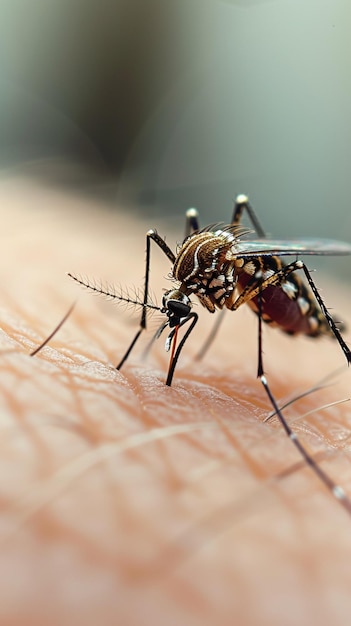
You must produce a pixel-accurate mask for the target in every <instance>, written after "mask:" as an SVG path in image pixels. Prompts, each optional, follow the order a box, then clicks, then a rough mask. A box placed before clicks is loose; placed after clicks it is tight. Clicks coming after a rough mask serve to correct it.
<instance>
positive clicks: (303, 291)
mask: <svg viewBox="0 0 351 626" xmlns="http://www.w3.org/2000/svg"><path fill="white" fill-rule="evenodd" d="M244 212H246V213H247V216H248V218H249V220H250V222H251V224H252V226H253V228H254V229H255V232H256V235H257V238H256V239H255V240H251V239H245V237H247V236H248V235H251V233H252V231H248V230H246V229H245V228H243V226H242V223H241V222H242V216H243V214H244ZM151 242H154V243H155V244H156V245H157V246H158V247H159V248H160V249H161V250H162V252H163V253H164V254H165V256H166V257H167V258H168V260H169V261H170V262H171V264H172V270H171V275H170V277H171V279H172V281H173V282H174V286H173V287H172V288H171V289H168V290H167V291H166V292H165V293H164V295H163V298H162V306H161V307H158V306H156V305H155V304H153V303H152V302H151V301H150V296H149V278H150V258H151ZM348 254H351V244H349V243H343V242H339V241H333V240H329V239H324V240H323V239H306V240H303V239H299V240H296V241H284V240H273V239H268V238H267V237H266V233H265V231H264V229H263V228H262V226H261V223H260V221H259V219H258V218H257V216H256V213H255V212H254V210H253V208H252V206H251V204H250V203H249V200H248V198H247V196H245V195H242V194H241V195H239V196H238V197H237V198H236V201H235V204H234V210H233V215H232V220H231V222H230V224H229V225H225V226H223V225H220V224H212V225H210V226H207V227H205V228H200V225H199V215H198V212H197V210H196V209H189V210H188V211H187V213H186V230H185V239H184V241H183V243H182V244H181V245H179V246H178V248H177V250H176V252H173V251H172V250H171V248H170V247H169V246H168V244H167V243H166V241H165V240H164V239H163V238H162V237H161V236H160V235H159V234H158V233H157V231H156V230H149V231H148V232H147V233H146V267H145V283H144V291H143V297H142V298H138V297H130V296H129V294H128V293H124V292H114V291H113V290H110V289H109V288H107V289H104V288H103V286H102V285H100V286H98V285H96V284H94V283H92V282H90V281H86V280H83V279H81V278H79V277H77V276H74V275H73V274H69V276H70V277H71V278H73V279H74V280H75V281H76V282H78V283H80V284H81V285H83V286H84V287H86V288H87V289H89V290H91V291H93V292H95V293H99V294H102V295H105V296H107V297H109V298H113V299H116V300H117V301H119V302H124V303H126V304H132V305H136V306H140V307H141V318H140V326H139V329H138V331H137V333H136V335H135V336H134V338H133V341H132V342H131V344H130V345H129V347H128V349H127V351H126V352H125V354H124V356H123V358H122V359H121V361H120V362H119V364H118V365H117V369H118V370H119V369H121V367H122V366H123V364H124V363H125V361H126V360H127V359H128V357H129V355H130V353H131V351H132V350H133V348H134V346H135V344H136V343H137V341H138V339H139V337H140V335H141V334H142V332H143V331H144V330H145V329H146V326H147V313H148V311H149V310H150V309H154V310H155V309H156V310H158V311H160V312H161V313H162V314H164V316H165V321H164V323H163V324H162V325H161V326H160V328H159V329H158V331H157V332H156V335H155V337H154V338H155V339H157V338H159V337H160V336H161V334H162V332H163V331H164V330H165V329H166V328H168V329H169V333H168V336H167V339H166V346H165V347H166V350H167V351H170V353H171V354H170V361H169V367H168V373H167V379H166V385H168V386H170V385H171V384H172V380H173V376H174V372H175V369H176V365H177V362H178V359H179V356H180V353H181V351H182V349H183V347H184V344H185V342H186V341H187V339H188V337H189V335H190V334H191V332H192V331H193V329H194V327H195V325H196V323H197V321H198V314H197V313H196V312H195V311H193V310H192V304H193V303H192V300H191V296H196V297H197V299H198V300H199V301H200V303H201V305H202V306H203V307H204V308H205V309H207V311H209V312H210V313H215V312H216V311H218V310H219V311H223V310H229V311H236V310H237V309H239V308H240V307H241V306H242V305H244V304H247V305H248V306H249V307H250V308H251V309H252V310H253V311H254V313H255V314H256V315H257V318H258V366H257V376H258V378H259V379H260V381H261V383H262V385H263V388H264V390H265V392H266V394H267V396H268V398H269V401H270V403H271V405H272V408H273V409H274V412H275V414H276V416H277V418H278V420H279V421H280V423H281V426H282V427H283V429H284V431H285V433H286V435H287V436H288V437H289V439H290V440H291V441H292V443H293V445H294V446H295V447H296V448H297V450H298V452H299V454H300V455H301V457H302V458H303V460H304V461H305V463H307V465H308V466H309V467H310V468H311V469H312V470H313V472H314V473H315V474H316V475H317V477H318V478H319V479H320V480H321V481H322V482H323V483H324V485H325V486H326V487H327V489H328V490H329V491H330V492H331V493H332V494H333V496H334V497H335V498H336V499H337V500H338V501H339V502H340V503H341V504H342V505H343V506H344V508H345V509H346V510H347V511H348V513H349V514H350V515H351V500H350V499H349V498H348V496H347V494H346V493H345V491H344V489H343V488H342V487H340V486H339V485H337V484H336V483H335V482H334V481H333V480H332V479H331V478H330V477H329V476H328V474H326V473H325V472H324V470H323V469H322V468H321V467H320V466H319V465H318V464H317V462H316V461H315V460H314V458H313V457H312V456H311V455H310V453H309V452H308V451H307V449H306V448H305V447H304V446H303V444H302V443H301V442H300V439H299V438H298V437H297V435H296V433H295V432H294V431H293V430H292V429H291V427H290V426H289V424H288V422H287V420H286V419H285V417H284V415H283V413H282V409H281V408H279V406H278V403H277V401H276V399H275V397H274V395H273V393H272V391H271V388H270V386H269V384H268V381H267V378H266V376H265V374H264V367H263V357H262V322H265V323H266V324H270V325H271V326H275V327H277V328H279V329H280V330H281V331H283V332H285V333H287V334H289V335H296V334H304V335H308V336H309V337H313V338H317V337H321V336H326V335H328V336H331V337H333V336H334V337H335V339H336V340H337V342H338V344H339V346H340V348H341V350H342V351H343V353H344V355H345V357H346V360H347V363H348V364H349V363H350V362H351V351H350V348H349V347H348V345H347V344H346V342H345V341H344V339H343V337H342V335H341V330H343V328H342V326H341V325H340V324H338V322H336V321H335V320H334V319H333V317H332V316H331V314H330V313H329V311H328V309H327V307H326V305H325V303H324V301H323V299H322V297H321V295H320V293H319V291H318V289H317V287H316V285H315V283H314V281H313V279H312V276H311V273H310V272H309V270H308V268H307V266H306V265H305V263H304V262H303V261H302V260H301V259H300V256H301V255H323V256H324V255H336V256H337V255H348ZM289 256H290V257H295V260H293V261H291V262H289V263H284V262H283V261H282V259H281V258H282V257H289ZM301 274H302V275H304V277H305V282H304V281H303V279H302V278H301ZM184 326H185V327H186V332H185V333H184V335H183V337H182V339H181V341H180V342H179V345H177V339H178V331H179V329H180V328H181V327H184ZM214 334H215V333H212V339H213V336H214Z"/></svg>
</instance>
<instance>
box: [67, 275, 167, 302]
mask: <svg viewBox="0 0 351 626" xmlns="http://www.w3.org/2000/svg"><path fill="white" fill-rule="evenodd" d="M67 276H69V277H70V278H72V279H73V280H75V282H76V283H78V284H79V285H81V286H82V287H84V288H85V289H88V291H92V292H93V293H95V294H97V295H100V296H105V297H106V298H109V299H111V300H116V301H117V302H123V303H125V304H127V305H131V306H135V307H142V308H143V307H144V308H147V309H151V310H153V311H161V307H159V306H157V305H156V304H154V303H153V302H147V303H144V302H143V300H142V299H141V298H140V297H139V295H138V293H137V291H136V292H135V294H134V297H131V296H130V294H129V291H128V290H127V289H122V288H120V289H119V290H117V289H116V288H115V287H113V286H109V285H104V284H102V283H101V284H99V283H97V282H95V281H94V280H90V279H88V278H87V279H84V278H82V277H81V276H74V274H71V273H70V272H67Z"/></svg>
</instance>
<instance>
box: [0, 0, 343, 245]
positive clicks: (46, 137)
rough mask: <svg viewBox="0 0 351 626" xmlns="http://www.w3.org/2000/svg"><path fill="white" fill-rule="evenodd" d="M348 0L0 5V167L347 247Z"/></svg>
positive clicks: (149, 212)
mask: <svg viewBox="0 0 351 626" xmlns="http://www.w3.org/2000/svg"><path fill="white" fill-rule="evenodd" d="M350 32H351V5H350V2H348V1H347V0H271V1H269V0H266V1H264V0H261V1H256V2H255V1H251V0H240V1H239V0H238V1H234V0H233V1H231V0H28V1H26V0H21V1H19V0H10V1H8V0H0V81H1V82H0V85H1V90H0V165H1V168H2V173H3V175H6V172H7V171H8V170H9V169H12V168H17V169H21V168H23V169H24V170H25V171H27V172H30V173H31V175H33V176H37V177H39V178H41V179H42V180H43V182H45V183H48V184H51V185H57V184H60V185H66V186H67V187H69V188H70V189H72V190H74V192H76V193H85V194H94V195H96V196H100V197H101V198H102V199H104V200H105V201H107V202H108V203H109V204H110V205H111V206H115V207H118V206H121V205H123V206H131V207H133V208H134V209H135V210H136V211H140V212H141V213H143V214H144V216H145V217H147V218H148V219H149V218H150V226H155V225H157V218H158V216H170V217H172V218H174V217H175V216H177V215H182V214H183V213H184V210H185V208H187V207H189V206H196V207H197V208H198V209H199V210H200V211H201V214H202V216H203V219H202V221H203V223H206V222H213V221H217V220H218V221H219V220H224V221H228V219H229V216H230V214H231V207H232V201H233V199H234V197H235V195H236V194H237V193H247V194H248V195H249V196H250V199H251V201H252V203H253V204H254V206H255V208H256V209H257V210H258V211H259V214H260V217H261V220H262V222H263V223H264V225H265V226H266V228H267V230H268V231H269V232H270V233H272V234H274V236H276V237H286V238H289V237H295V236H329V237H332V238H342V239H344V240H350V239H351V213H350V178H351V175H350V174H351V172H350V165H351V136H350V135H351V131H350V125H351V72H350V46H351V44H350V39H351V38H350Z"/></svg>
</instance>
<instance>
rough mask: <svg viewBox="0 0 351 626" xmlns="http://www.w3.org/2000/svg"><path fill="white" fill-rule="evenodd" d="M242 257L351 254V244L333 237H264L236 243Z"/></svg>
mask: <svg viewBox="0 0 351 626" xmlns="http://www.w3.org/2000/svg"><path fill="white" fill-rule="evenodd" d="M236 249H237V251H238V254H239V255H240V256H241V257H244V258H245V257H250V256H295V255H298V254H310V255H330V256H338V255H340V256H341V255H346V254H351V244H350V243H345V242H343V241H334V240H333V239H295V240H293V239H291V240H284V239H281V240H280V239H262V241H260V240H256V241H242V242H239V243H237V244H236Z"/></svg>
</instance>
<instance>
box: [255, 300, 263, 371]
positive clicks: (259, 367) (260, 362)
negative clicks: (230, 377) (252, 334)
mask: <svg viewBox="0 0 351 626" xmlns="http://www.w3.org/2000/svg"><path fill="white" fill-rule="evenodd" d="M257 304H258V315H257V316H258V342H257V346H258V362H257V378H260V377H261V376H263V373H264V370H263V356H262V354H263V352H262V298H261V293H259V294H258V298H257Z"/></svg>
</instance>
